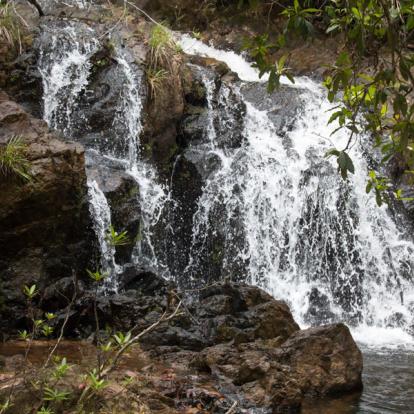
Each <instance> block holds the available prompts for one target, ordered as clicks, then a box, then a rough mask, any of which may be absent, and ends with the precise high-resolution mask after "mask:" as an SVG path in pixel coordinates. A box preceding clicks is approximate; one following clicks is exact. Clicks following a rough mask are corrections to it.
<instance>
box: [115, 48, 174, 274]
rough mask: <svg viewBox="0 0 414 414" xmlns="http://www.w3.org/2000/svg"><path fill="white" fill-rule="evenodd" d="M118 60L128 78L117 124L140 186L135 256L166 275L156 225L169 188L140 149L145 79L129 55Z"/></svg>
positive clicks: (131, 168) (152, 268)
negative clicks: (158, 250)
mask: <svg viewBox="0 0 414 414" xmlns="http://www.w3.org/2000/svg"><path fill="white" fill-rule="evenodd" d="M116 60H117V62H118V64H119V67H120V71H121V72H122V74H123V77H124V79H125V82H124V86H123V91H122V94H121V96H122V98H121V99H120V102H119V107H118V113H117V117H116V119H115V123H114V124H115V126H117V125H118V128H117V129H118V130H120V131H124V132H123V133H124V139H125V142H126V145H127V153H126V154H125V158H126V159H127V160H128V167H127V173H128V174H130V175H131V176H132V177H133V178H134V179H135V180H136V182H137V184H138V186H139V201H140V206H141V212H142V214H141V215H142V217H141V227H140V237H139V240H137V244H136V248H135V250H134V257H133V260H134V262H135V263H136V264H138V265H140V266H143V267H146V268H150V269H151V270H153V271H156V272H159V273H160V274H164V275H166V271H167V267H166V265H165V264H163V263H162V261H161V260H159V258H158V257H157V255H156V253H155V247H154V241H153V229H154V226H156V225H157V223H158V222H159V220H160V218H161V214H162V211H163V209H164V206H165V204H166V202H167V201H168V198H169V192H168V189H167V188H166V186H164V185H162V184H160V183H159V182H158V177H157V173H156V171H155V169H154V168H153V167H152V166H151V165H150V164H149V163H148V162H146V161H145V160H144V159H143V157H142V156H141V154H140V151H139V137H140V135H141V132H142V124H141V113H142V106H143V105H142V100H141V96H142V94H143V93H142V91H141V85H142V79H140V78H138V77H137V71H136V70H134V68H133V67H132V66H131V64H130V63H129V62H128V59H127V57H126V56H123V55H121V54H120V55H118V56H117V58H116Z"/></svg>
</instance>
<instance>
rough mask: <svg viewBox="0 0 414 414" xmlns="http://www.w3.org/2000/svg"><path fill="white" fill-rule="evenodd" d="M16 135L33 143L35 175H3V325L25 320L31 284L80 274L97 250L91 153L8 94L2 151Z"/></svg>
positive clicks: (2, 111)
mask: <svg viewBox="0 0 414 414" xmlns="http://www.w3.org/2000/svg"><path fill="white" fill-rule="evenodd" d="M12 137H19V139H20V140H21V142H22V143H24V144H25V145H26V146H27V151H26V153H27V158H28V161H29V163H30V173H31V175H32V178H31V179H30V180H29V181H25V180H21V179H19V178H16V177H11V176H9V177H5V176H4V175H1V176H0V192H1V194H2V202H1V204H0V252H1V257H0V292H2V293H0V296H2V297H3V298H4V299H3V300H2V301H3V302H4V304H3V306H2V307H1V309H0V311H1V312H2V317H1V318H0V326H1V325H3V326H5V325H8V326H14V325H18V324H19V323H20V322H21V318H22V317H23V314H24V298H23V295H22V293H21V289H22V286H23V285H24V284H32V283H36V284H37V285H38V287H39V288H42V287H45V286H47V285H50V284H52V283H53V282H55V281H57V280H59V279H61V278H65V277H72V276H73V274H74V273H75V274H76V273H78V272H80V271H81V270H84V268H85V267H86V266H87V263H88V260H89V258H90V257H91V256H92V253H93V250H94V249H93V241H94V237H93V235H92V234H93V233H92V232H91V231H90V229H91V226H90V217H89V212H88V205H87V188H86V175H85V160H84V151H83V148H82V147H81V146H80V145H78V144H74V143H69V142H65V141H63V140H62V139H60V138H59V136H58V135H56V134H54V133H51V132H49V129H48V127H47V125H46V123H45V122H44V121H41V120H38V119H35V118H33V117H32V116H30V115H29V114H28V113H27V112H25V111H24V110H23V108H22V107H21V106H19V105H18V104H16V103H15V102H13V101H11V100H10V99H9V97H8V96H7V95H6V94H4V93H0V146H5V145H6V144H7V142H8V140H9V139H10V138H12ZM61 300H62V299H61ZM12 316H13V317H12Z"/></svg>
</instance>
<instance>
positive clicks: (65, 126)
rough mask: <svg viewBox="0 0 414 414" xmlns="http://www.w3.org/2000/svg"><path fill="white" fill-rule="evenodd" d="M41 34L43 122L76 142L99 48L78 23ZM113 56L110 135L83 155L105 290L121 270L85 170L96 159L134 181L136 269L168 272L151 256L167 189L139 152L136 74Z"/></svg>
mask: <svg viewBox="0 0 414 414" xmlns="http://www.w3.org/2000/svg"><path fill="white" fill-rule="evenodd" d="M43 36H44V39H45V40H43V41H42V42H41V46H42V47H41V50H40V58H39V71H40V73H41V74H42V78H43V89H44V119H45V120H46V121H47V122H48V124H49V126H50V127H52V128H55V129H59V130H61V131H62V132H63V133H64V134H65V136H66V137H68V138H73V139H77V138H79V136H82V134H83V132H84V131H86V132H88V129H89V123H90V120H89V118H88V116H89V115H88V109H89V108H88V106H90V104H89V102H88V100H87V99H86V100H85V96H86V97H87V96H88V88H89V82H90V79H91V69H92V63H91V59H92V57H93V55H94V54H95V53H96V52H97V50H98V49H99V46H100V45H99V42H98V41H97V40H95V39H96V37H97V36H96V34H95V33H94V31H93V30H92V29H91V28H89V27H88V26H86V25H84V24H82V23H80V22H70V21H57V22H56V23H55V24H52V25H51V26H45V33H44V34H43ZM114 57H115V60H116V62H117V65H116V68H115V75H114V76H115V78H116V79H121V80H122V81H121V82H120V83H119V85H120V86H119V91H118V92H117V94H116V97H115V99H116V110H115V114H114V117H113V120H112V128H111V132H109V131H102V132H101V133H100V134H99V135H98V139H95V140H92V147H93V149H89V150H87V153H86V158H87V162H86V163H87V166H88V171H87V173H88V189H89V198H90V211H91V216H92V219H93V222H94V229H95V233H96V235H97V239H98V241H99V246H100V251H101V263H100V265H101V270H102V271H104V272H105V273H108V274H109V277H108V278H107V280H106V283H105V290H106V291H108V292H113V291H115V292H116V291H117V287H118V275H119V273H120V272H121V271H122V267H121V266H119V265H118V264H117V263H116V260H115V256H116V249H115V248H114V246H111V244H110V241H108V240H107V238H108V236H107V234H108V230H109V228H110V226H111V207H110V203H109V202H108V200H107V199H106V197H105V194H104V192H103V191H102V189H101V188H99V184H98V182H97V181H96V180H95V178H96V177H95V173H94V174H91V173H89V170H90V169H91V168H92V169H93V168H94V167H95V166H96V164H97V163H99V162H100V161H99V156H100V157H104V159H105V160H106V162H108V163H110V164H111V165H112V166H115V168H116V169H118V170H122V171H124V172H125V173H126V174H128V175H130V176H131V177H133V179H134V180H135V181H136V182H137V184H138V187H139V194H138V197H139V204H140V207H141V212H142V214H141V216H142V217H141V225H140V237H139V240H137V246H136V248H135V250H134V255H133V258H132V259H133V261H134V262H135V263H137V264H139V265H140V266H143V267H147V268H151V269H152V270H154V271H157V272H159V273H162V274H165V272H166V269H167V268H166V266H165V265H162V263H161V261H160V260H158V258H157V255H156V254H155V251H154V242H153V234H152V232H153V228H154V226H155V225H156V224H157V223H158V221H159V220H160V217H161V213H162V211H163V206H164V205H165V203H166V201H167V200H168V197H169V193H168V191H167V189H166V187H165V186H163V185H162V184H159V183H158V181H157V174H156V172H155V170H154V168H153V167H152V166H151V165H150V164H149V163H148V162H146V161H144V160H143V158H142V156H141V154H140V152H139V138H140V134H141V132H142V125H141V113H142V106H143V105H142V98H141V97H142V96H143V91H142V87H141V85H142V78H141V75H140V73H141V72H140V71H139V70H137V68H136V67H134V66H133V64H131V63H130V61H131V59H130V57H129V56H128V54H127V52H126V51H123V50H122V48H121V47H118V48H117V50H116V51H115V56H114ZM85 101H86V103H85ZM85 105H86V106H85ZM82 128H83V129H82ZM96 141H98V143H96ZM96 147H98V148H96ZM97 156H98V160H96V158H97ZM101 159H102V158H101ZM98 175H99V174H98ZM116 230H118V231H120V230H123V229H116ZM131 242H133V240H131Z"/></svg>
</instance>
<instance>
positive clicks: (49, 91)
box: [38, 22, 99, 137]
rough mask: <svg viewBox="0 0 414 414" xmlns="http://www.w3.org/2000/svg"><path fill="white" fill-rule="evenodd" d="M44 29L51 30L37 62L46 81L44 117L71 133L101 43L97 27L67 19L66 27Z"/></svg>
mask: <svg viewBox="0 0 414 414" xmlns="http://www.w3.org/2000/svg"><path fill="white" fill-rule="evenodd" d="M79 27H81V28H82V36H81V37H80V36H79ZM44 30H48V31H50V34H49V37H48V39H49V42H48V43H46V44H43V46H44V47H43V48H42V49H41V50H40V58H39V64H38V67H39V71H40V73H41V75H42V81H43V82H42V83H43V118H44V120H45V121H46V122H47V123H48V125H49V126H50V127H51V128H54V129H60V130H61V131H63V132H64V133H65V134H66V135H67V136H69V137H70V136H71V134H72V130H73V125H72V122H73V118H72V114H73V110H74V108H75V107H76V101H77V99H78V97H79V94H80V93H81V92H82V91H84V90H85V88H86V86H87V83H88V76H89V74H90V70H91V63H90V57H91V56H92V55H93V54H94V53H95V52H96V50H97V48H98V46H99V44H98V42H97V41H96V40H95V38H96V36H95V33H94V31H93V30H92V29H90V28H89V27H87V26H86V25H82V26H80V25H79V24H76V25H75V24H74V23H69V22H68V23H67V24H66V25H65V26H64V27H58V26H56V27H51V28H50V27H48V26H45V27H44ZM52 32H53V33H52Z"/></svg>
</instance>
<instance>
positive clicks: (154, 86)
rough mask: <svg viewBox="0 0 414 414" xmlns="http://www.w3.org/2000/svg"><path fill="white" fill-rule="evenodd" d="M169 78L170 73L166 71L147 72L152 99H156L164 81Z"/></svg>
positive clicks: (150, 70) (152, 70)
mask: <svg viewBox="0 0 414 414" xmlns="http://www.w3.org/2000/svg"><path fill="white" fill-rule="evenodd" d="M167 77H168V72H167V71H166V70H164V69H158V70H156V69H151V68H150V69H148V71H147V80H148V85H149V87H150V93H151V96H152V98H154V99H156V97H157V95H158V93H159V92H160V90H161V87H162V85H163V83H164V81H165V80H166V79H167Z"/></svg>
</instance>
